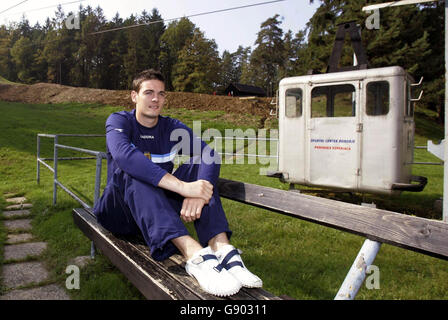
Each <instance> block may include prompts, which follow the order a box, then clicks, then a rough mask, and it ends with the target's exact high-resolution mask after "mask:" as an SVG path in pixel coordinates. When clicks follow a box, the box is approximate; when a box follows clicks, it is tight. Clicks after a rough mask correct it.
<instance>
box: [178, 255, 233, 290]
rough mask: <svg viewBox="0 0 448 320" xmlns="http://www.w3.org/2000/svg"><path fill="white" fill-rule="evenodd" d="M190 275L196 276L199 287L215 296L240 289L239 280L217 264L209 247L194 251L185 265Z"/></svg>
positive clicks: (216, 259)
mask: <svg viewBox="0 0 448 320" xmlns="http://www.w3.org/2000/svg"><path fill="white" fill-rule="evenodd" d="M185 270H186V271H187V273H188V274H189V275H190V276H193V277H195V278H196V280H197V281H198V282H199V285H200V286H201V288H202V289H203V290H204V291H205V292H208V293H211V294H213V295H216V296H220V297H226V296H231V295H233V294H235V293H237V292H238V291H240V289H241V287H242V284H241V282H240V281H239V280H238V279H236V278H235V277H234V276H232V275H231V274H230V273H229V272H228V271H227V270H226V269H224V268H222V267H221V265H220V264H219V261H218V258H217V257H216V255H215V254H214V253H213V250H212V249H211V248H210V247H206V248H204V249H201V250H199V251H198V252H196V253H195V254H194V255H193V257H192V258H191V259H189V260H188V261H187V263H186V265H185Z"/></svg>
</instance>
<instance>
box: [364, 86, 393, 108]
mask: <svg viewBox="0 0 448 320" xmlns="http://www.w3.org/2000/svg"><path fill="white" fill-rule="evenodd" d="M388 112H389V82H387V81H373V82H369V83H368V84H367V105H366V113H367V115H369V116H382V115H386V114H387V113H388Z"/></svg>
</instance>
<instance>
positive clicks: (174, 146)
mask: <svg viewBox="0 0 448 320" xmlns="http://www.w3.org/2000/svg"><path fill="white" fill-rule="evenodd" d="M106 144H107V185H106V188H105V189H104V192H103V195H102V196H101V198H100V199H99V201H98V203H97V204H96V205H95V208H94V213H95V215H96V216H97V219H98V222H99V223H100V224H101V225H102V226H103V227H105V228H106V229H108V230H109V231H111V232H112V233H116V234H121V235H135V234H139V233H141V234H142V235H143V237H144V239H145V241H146V243H147V244H148V246H149V248H150V250H151V255H152V256H153V258H154V259H156V260H164V259H166V258H168V257H169V256H171V255H172V254H174V253H178V252H179V251H178V250H177V248H176V247H175V246H174V245H173V243H172V242H171V241H170V240H172V239H174V238H177V237H180V236H184V235H188V231H187V229H186V228H185V226H184V224H183V222H182V221H181V219H180V216H179V215H180V210H181V208H182V201H183V197H182V196H180V195H178V194H176V193H174V192H171V191H168V190H164V189H162V188H159V187H157V185H158V183H159V182H160V180H161V179H162V177H163V176H164V175H165V174H166V173H171V172H172V170H173V167H174V164H173V159H174V156H175V155H176V154H177V153H179V154H187V155H190V156H191V158H190V161H189V162H187V163H184V164H182V165H181V166H180V167H179V168H177V170H176V171H175V172H174V173H173V175H174V176H176V177H177V178H178V179H179V180H182V181H185V182H192V181H196V180H199V179H203V180H207V181H209V182H210V183H212V184H213V186H214V189H213V196H212V198H211V199H210V202H209V203H208V204H207V205H205V206H204V208H203V209H202V213H201V218H200V219H197V220H195V222H194V225H195V228H196V232H197V234H198V238H199V241H200V243H201V245H202V246H204V247H205V246H207V245H208V244H207V243H208V241H209V240H210V239H211V238H212V237H214V236H215V235H217V234H219V233H221V232H226V233H227V235H228V236H229V237H230V236H231V231H230V230H229V226H228V222H227V219H226V217H225V213H224V210H223V208H222V205H221V201H220V199H219V195H218V193H217V186H216V182H217V180H218V176H219V169H220V165H219V162H218V161H211V159H215V157H219V155H218V154H216V155H215V153H214V151H213V150H212V149H211V148H210V147H209V146H208V145H207V144H206V143H205V142H203V141H201V140H200V139H199V138H197V137H195V136H194V134H193V132H192V130H191V129H190V128H188V127H187V126H185V125H184V124H183V123H182V122H180V121H178V120H176V119H172V118H169V117H163V116H159V120H158V123H157V125H156V126H154V127H153V128H147V127H144V126H142V125H140V124H139V123H138V122H137V119H136V118H135V110H133V111H131V112H127V111H121V112H117V113H113V114H112V115H110V116H109V118H108V119H107V121H106ZM204 160H205V161H204Z"/></svg>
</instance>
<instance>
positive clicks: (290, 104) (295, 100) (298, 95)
mask: <svg viewBox="0 0 448 320" xmlns="http://www.w3.org/2000/svg"><path fill="white" fill-rule="evenodd" d="M285 105H286V108H285V113H286V116H287V117H288V118H298V117H301V116H302V89H300V88H294V89H288V90H286V103H285Z"/></svg>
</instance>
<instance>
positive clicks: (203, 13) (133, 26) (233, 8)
mask: <svg viewBox="0 0 448 320" xmlns="http://www.w3.org/2000/svg"><path fill="white" fill-rule="evenodd" d="M26 1H28V0H26ZM81 1H85V0H81ZM81 1H74V2H81ZM283 1H287V0H273V1H264V2H258V3H253V4H249V5H244V6H238V7H231V8H225V9H218V10H212V11H206V12H201V13H196V14H190V15H187V16H182V17H178V18H170V19H160V20H156V21H150V22H148V23H140V24H135V25H131V26H124V27H118V28H112V29H107V30H102V31H96V32H91V33H88V34H86V35H95V34H101V33H106V32H112V31H118V30H124V29H130V28H136V27H141V26H146V25H151V24H155V23H161V22H169V21H174V20H179V19H182V18H191V17H198V16H204V15H209V14H215V13H220V12H226V11H232V10H239V9H245V8H250V7H255V6H261V5H267V4H272V3H277V2H283ZM66 4H69V3H66ZM57 40H58V39H54V40H46V41H40V42H39V43H31V44H27V45H23V47H29V46H33V45H38V44H42V43H48V42H53V41H57Z"/></svg>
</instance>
